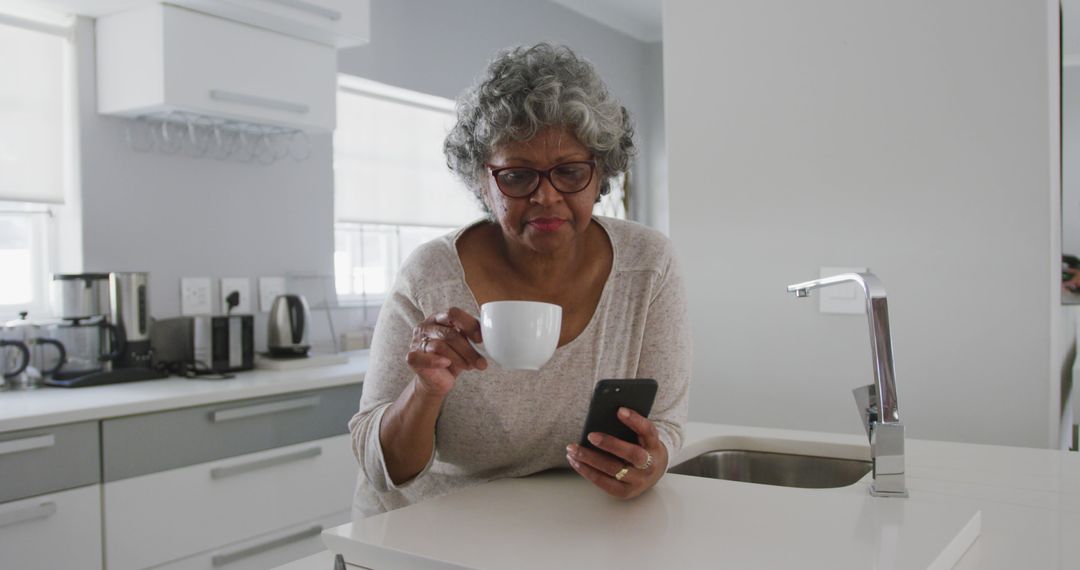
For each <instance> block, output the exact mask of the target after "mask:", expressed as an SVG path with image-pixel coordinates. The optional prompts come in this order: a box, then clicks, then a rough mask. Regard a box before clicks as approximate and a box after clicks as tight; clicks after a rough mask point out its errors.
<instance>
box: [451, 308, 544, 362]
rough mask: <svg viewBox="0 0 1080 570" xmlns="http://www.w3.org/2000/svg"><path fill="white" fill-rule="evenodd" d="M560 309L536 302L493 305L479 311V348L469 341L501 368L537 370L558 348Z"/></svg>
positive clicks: (470, 342)
mask: <svg viewBox="0 0 1080 570" xmlns="http://www.w3.org/2000/svg"><path fill="white" fill-rule="evenodd" d="M561 331H562V307H560V306H558V305H552V304H551V303H540V302H537V301H492V302H490V303H484V304H483V306H481V307H480V333H481V334H482V335H483V337H484V342H483V343H482V344H476V343H474V342H472V341H469V344H472V345H473V348H475V349H476V351H477V352H479V353H480V354H481V355H482V356H483V357H484V358H486V359H488V360H489V361H491V362H494V363H495V364H497V365H498V366H499V367H501V368H507V369H513V370H539V369H540V367H541V366H543V365H544V363H545V362H547V361H548V360H549V359H550V358H551V355H552V354H555V348H556V347H557V346H558V345H559V334H560V332H561Z"/></svg>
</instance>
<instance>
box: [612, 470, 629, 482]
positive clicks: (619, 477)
mask: <svg viewBox="0 0 1080 570" xmlns="http://www.w3.org/2000/svg"><path fill="white" fill-rule="evenodd" d="M629 472H630V468H629V467H623V468H622V469H619V472H618V473H616V474H615V480H616V481H620V482H621V481H622V480H623V479H624V478H625V477H626V474H627V473H629Z"/></svg>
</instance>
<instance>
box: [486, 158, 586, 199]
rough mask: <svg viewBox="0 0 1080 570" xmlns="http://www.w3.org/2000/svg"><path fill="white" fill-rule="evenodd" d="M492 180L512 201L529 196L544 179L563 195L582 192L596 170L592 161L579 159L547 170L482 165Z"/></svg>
mask: <svg viewBox="0 0 1080 570" xmlns="http://www.w3.org/2000/svg"><path fill="white" fill-rule="evenodd" d="M485 166H487V169H488V170H489V171H490V172H491V175H492V176H493V177H494V178H495V184H496V185H497V186H498V187H499V191H500V192H502V193H503V194H505V195H507V196H509V197H511V198H525V197H528V196H531V195H532V193H533V192H536V189H537V188H539V187H540V179H542V178H547V179H548V182H550V183H551V186H552V187H553V188H555V189H556V190H558V191H559V192H561V193H563V194H575V193H577V192H581V191H582V190H584V189H585V188H587V187H588V186H589V183H590V182H592V179H593V172H594V171H595V170H596V161H595V160H578V161H574V162H564V163H562V164H556V165H555V166H552V167H551V168H549V169H547V170H537V169H535V168H529V167H527V166H508V167H505V168H494V167H492V166H491V165H490V164H487V165H485Z"/></svg>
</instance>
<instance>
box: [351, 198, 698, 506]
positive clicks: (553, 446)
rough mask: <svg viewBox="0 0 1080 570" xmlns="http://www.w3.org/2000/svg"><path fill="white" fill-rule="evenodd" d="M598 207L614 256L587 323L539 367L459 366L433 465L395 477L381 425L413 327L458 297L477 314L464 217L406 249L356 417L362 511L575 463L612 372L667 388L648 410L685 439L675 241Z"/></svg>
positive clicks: (684, 327)
mask: <svg viewBox="0 0 1080 570" xmlns="http://www.w3.org/2000/svg"><path fill="white" fill-rule="evenodd" d="M593 219H594V220H596V221H597V222H598V223H599V224H600V226H601V227H602V228H603V229H604V230H605V231H606V232H607V234H608V237H609V238H610V241H611V243H612V246H613V247H614V261H613V263H612V269H611V274H610V275H609V276H608V279H607V282H606V283H605V284H604V289H603V292H602V293H601V296H600V302H599V303H598V304H597V307H596V312H595V313H594V314H593V316H592V320H591V321H590V322H589V324H588V325H587V326H586V327H585V330H584V331H583V332H582V333H581V334H580V335H579V336H578V337H577V338H575V339H574V340H572V341H570V342H569V343H567V344H566V345H564V346H561V347H559V348H558V349H556V351H555V354H554V356H552V357H551V360H549V361H548V362H547V364H545V365H544V366H543V367H542V368H541V369H540V370H539V371H523V370H505V369H500V368H499V367H498V366H496V365H494V364H492V365H491V366H490V367H489V368H488V369H487V370H484V371H467V372H462V373H461V375H460V376H458V379H457V382H456V383H455V386H454V389H453V390H452V391H451V392H450V394H448V395H447V397H446V400H445V401H444V403H443V408H442V413H441V414H440V415H439V419H438V422H437V424H436V428H435V450H434V453H433V454H432V457H431V459H430V460H429V461H428V464H427V466H426V467H424V469H423V470H422V471H421V472H420V473H419V474H418V475H417V476H416V477H414V478H413V479H411V480H409V481H407V482H405V483H404V484H402V485H394V483H393V482H392V481H391V480H390V477H389V475H388V474H387V470H386V466H385V464H384V461H383V452H382V448H381V445H380V442H379V425H380V423H381V420H382V415H383V412H385V411H386V408H387V407H388V406H389V405H390V404H391V403H393V402H394V401H395V400H396V399H397V397H398V395H399V394H401V392H402V391H403V390H404V389H405V387H406V385H408V383H409V382H411V381H412V380H413V377H414V374H413V372H412V370H411V369H410V368H409V367H408V365H407V364H406V362H405V355H406V353H407V352H408V350H409V343H410V340H411V338H412V330H413V327H415V326H416V325H417V323H419V322H420V321H422V320H424V319H425V318H426V317H427V316H428V315H431V314H433V313H435V312H438V311H444V310H446V309H449V308H450V307H459V308H461V309H464V310H465V311H467V312H469V313H470V314H472V315H474V316H477V315H479V314H480V309H479V307H478V306H477V304H476V299H475V298H474V297H473V294H472V292H471V291H470V290H469V288H468V286H467V285H466V283H465V275H464V270H463V269H462V266H461V261H460V259H459V257H458V253H457V247H456V241H457V238H458V237H459V236H460V235H461V234H462V233H463V232H464V231H465V229H466V228H462V229H460V230H457V231H455V232H453V233H451V234H448V235H446V236H443V237H442V238H439V239H436V240H433V241H430V242H428V243H425V244H423V245H421V246H420V247H419V248H418V249H417V250H416V251H415V252H414V253H413V254H412V255H411V256H410V257H409V259H408V260H406V261H405V263H404V265H403V266H402V268H401V272H400V273H399V274H398V276H397V279H396V281H395V283H394V286H393V288H392V290H391V292H390V294H389V296H388V297H387V300H386V303H385V304H384V305H383V307H382V310H381V311H380V312H379V318H378V322H377V324H376V327H375V336H374V338H373V339H372V345H371V355H370V359H369V365H368V371H367V374H366V375H365V376H364V391H363V396H361V398H360V411H359V412H358V413H357V414H356V415H355V416H353V418H352V420H351V421H350V422H349V430H350V431H351V433H352V437H353V450H354V452H355V453H356V457H357V459H358V461H359V462H360V473H359V476H358V478H357V485H356V494H355V498H354V501H353V516H354V518H356V517H366V516H370V515H373V514H376V513H381V512H385V511H388V510H392V509H396V508H399V507H403V506H406V505H410V504H412V503H415V502H418V501H422V500H424V499H427V498H430V497H435V496H438V495H442V494H445V493H449V492H452V491H454V490H456V489H459V488H462V487H465V486H469V485H476V484H478V483H483V482H486V481H491V480H493V479H499V478H502V477H520V476H524V475H529V474H532V473H536V472H538V471H543V470H545V469H551V468H567V469H568V468H569V466H568V465H567V463H566V445H567V444H569V443H572V442H577V441H578V440H579V438H580V437H581V430H582V427H583V426H584V423H585V415H586V412H587V411H588V407H589V399H590V398H591V397H592V391H593V386H594V385H595V384H596V383H597V382H598V381H600V380H602V379H605V378H653V379H655V380H656V381H657V382H658V383H659V390H658V392H657V395H656V401H655V403H654V404H653V408H652V413H651V414H650V415H649V418H650V419H651V420H652V421H653V422H654V423H655V424H656V425H657V427H658V428H659V431H660V439H661V440H662V441H663V442H664V444H665V445H666V446H667V448H668V451H669V454H674V452H675V451H677V450H678V449H679V448H680V447H681V446H682V424H683V422H684V421H685V420H686V407H687V394H688V389H689V385H690V366H691V359H690V356H691V355H690V322H689V318H688V315H687V312H686V294H685V291H684V288H683V283H682V278H681V276H680V274H679V271H678V265H677V264H676V262H675V258H674V256H673V253H672V248H671V244H670V242H669V241H668V239H667V238H666V237H664V236H663V235H662V234H660V233H659V232H657V231H655V230H652V229H649V228H647V227H645V226H642V225H640V224H636V223H633V222H627V221H622V220H616V219H611V218H599V217H594V218H593ZM597 492H602V491H600V490H599V489H597Z"/></svg>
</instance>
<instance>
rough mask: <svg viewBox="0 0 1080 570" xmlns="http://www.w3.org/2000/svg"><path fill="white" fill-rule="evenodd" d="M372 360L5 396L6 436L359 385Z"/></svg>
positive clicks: (2, 424)
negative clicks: (228, 376)
mask: <svg viewBox="0 0 1080 570" xmlns="http://www.w3.org/2000/svg"><path fill="white" fill-rule="evenodd" d="M367 362H368V354H367V351H366V350H365V351H357V352H354V353H350V356H349V361H348V362H347V363H345V364H336V365H332V366H322V367H317V368H304V369H300V370H281V371H278V370H258V369H256V370H249V371H245V372H237V373H235V377H234V378H230V379H226V380H211V379H205V378H198V377H196V378H181V377H178V376H172V377H169V378H164V379H161V380H145V381H141V382H128V383H123V384H111V385H107V386H90V387H86V388H53V387H44V388H39V389H37V390H29V391H23V392H0V432H5V431H13V430H21V429H30V428H35V427H41V426H47V425H57V424H66V423H72V422H81V421H88V420H100V419H104V418H114V417H119V416H128V415H133V414H144V413H148V412H157V411H161V410H169V409H176V408H185V407H189V406H200V405H204V404H213V403H216V402H226V401H230V400H241V399H246V398H257V397H260V396H273V395H276V394H287V393H289V392H297V391H301V390H315V389H318V388H329V387H332V386H341V385H345V384H354V383H358V382H362V381H363V378H364V372H365V371H366V370H367Z"/></svg>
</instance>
